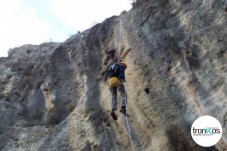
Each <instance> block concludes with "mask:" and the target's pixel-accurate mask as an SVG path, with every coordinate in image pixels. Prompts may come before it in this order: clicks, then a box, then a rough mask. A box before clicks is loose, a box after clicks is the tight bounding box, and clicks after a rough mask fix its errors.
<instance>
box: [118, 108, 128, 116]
mask: <svg viewBox="0 0 227 151" xmlns="http://www.w3.org/2000/svg"><path fill="white" fill-rule="evenodd" d="M120 112H121V113H123V114H124V115H125V116H127V117H129V115H128V114H127V113H126V108H121V109H120Z"/></svg>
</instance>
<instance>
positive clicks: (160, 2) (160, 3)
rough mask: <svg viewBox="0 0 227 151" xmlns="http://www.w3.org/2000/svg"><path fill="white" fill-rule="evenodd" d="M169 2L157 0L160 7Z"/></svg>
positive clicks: (167, 0)
mask: <svg viewBox="0 0 227 151" xmlns="http://www.w3.org/2000/svg"><path fill="white" fill-rule="evenodd" d="M168 3H169V0H158V4H159V6H160V7H161V8H163V7H165V6H166V5H167V4H168Z"/></svg>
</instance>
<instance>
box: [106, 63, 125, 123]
mask: <svg viewBox="0 0 227 151" xmlns="http://www.w3.org/2000/svg"><path fill="white" fill-rule="evenodd" d="M126 68H127V64H126V63H124V62H120V63H117V62H115V63H113V64H110V65H109V66H108V67H107V70H106V74H105V81H106V80H107V79H108V85H109V90H110V92H111V95H112V110H111V116H112V117H113V119H114V120H117V115H116V114H115V112H114V111H115V110H117V89H118V91H119V93H120V95H121V99H122V102H121V103H122V104H121V109H120V112H121V113H123V114H124V115H125V116H127V117H128V116H129V115H128V114H127V112H126V103H127V94H126V91H125V86H124V84H123V82H126V81H125V69H126Z"/></svg>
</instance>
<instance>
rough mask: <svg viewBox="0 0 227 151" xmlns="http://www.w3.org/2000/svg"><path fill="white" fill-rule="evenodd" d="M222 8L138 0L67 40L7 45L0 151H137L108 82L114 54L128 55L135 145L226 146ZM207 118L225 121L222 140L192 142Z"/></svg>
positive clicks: (174, 149)
mask: <svg viewBox="0 0 227 151" xmlns="http://www.w3.org/2000/svg"><path fill="white" fill-rule="evenodd" d="M226 8H227V2H226V1H225V0H200V1H198V0H179V1H176V0H174V1H168V0H161V1H155V0H150V1H149V0H139V1H137V2H136V3H134V7H133V9H132V10H130V11H129V12H123V13H122V14H121V15H120V16H118V17H117V16H114V17H111V18H108V19H106V20H105V21H104V22H103V23H101V24H97V25H95V26H94V27H92V28H90V29H88V30H86V31H84V32H82V33H79V34H76V35H74V36H73V37H71V38H70V39H68V40H66V41H65V42H63V43H44V44H41V45H39V46H34V45H24V46H22V47H20V48H15V49H12V50H10V51H9V57H8V58H0V69H1V73H0V83H1V84H0V90H1V91H0V118H1V124H0V150H1V151H9V150H12V151H20V150H23V151H36V150H38V151H46V150H47V151H55V150H59V151H79V150H82V151H89V150H97V151H101V150H103V151H105V150H108V151H116V150H131V145H130V139H129V135H128V132H127V125H126V119H125V118H124V116H123V115H122V114H121V113H120V112H119V111H117V115H118V121H114V120H112V118H111V117H110V110H111V106H110V104H111V103H110V101H111V95H110V92H109V90H108V86H107V85H106V83H105V82H104V81H103V74H104V71H105V68H106V66H107V65H108V64H109V63H110V62H111V59H112V58H113V57H115V58H120V57H122V56H124V57H125V62H126V63H127V64H128V68H127V71H126V80H127V82H126V89H127V92H128V112H129V114H130V117H129V124H130V129H131V135H132V142H133V148H134V150H147V151H151V150H152V151H215V150H220V151H226V150H227V134H226V121H227V77H226V74H227V66H226V64H227V28H226V27H227V12H226ZM114 49H116V50H117V51H116V52H115V51H114ZM119 99H120V98H119ZM119 104H120V100H119ZM201 115H211V116H214V117H216V118H217V119H218V120H219V121H220V122H221V123H222V126H223V137H222V139H221V140H220V142H219V143H218V144H217V145H216V146H213V147H209V148H202V147H199V146H198V145H197V144H196V143H195V142H194V141H193V140H192V138H191V134H190V128H191V124H192V123H193V121H194V120H195V119H196V118H197V117H199V116H201Z"/></svg>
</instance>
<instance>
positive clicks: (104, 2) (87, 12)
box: [0, 0, 131, 57]
mask: <svg viewBox="0 0 227 151" xmlns="http://www.w3.org/2000/svg"><path fill="white" fill-rule="evenodd" d="M37 4H39V5H37ZM37 6H38V7H37ZM41 6H42V7H41ZM130 8H131V5H130V1H129V0H95V1H94V0H46V1H45V0H39V1H32V0H31V1H30V0H1V1H0V21H1V23H0V36H1V37H0V57H1V56H7V51H8V49H9V48H14V47H18V46H21V45H23V44H40V43H42V42H45V41H49V40H50V39H52V40H53V41H64V40H66V39H67V38H68V37H69V35H71V34H75V33H76V32H77V31H78V30H79V31H82V30H85V29H87V28H90V27H91V26H92V24H93V23H94V22H97V23H99V22H101V21H103V20H104V19H106V18H108V17H111V16H113V15H119V14H120V13H121V12H122V11H123V10H129V9H130Z"/></svg>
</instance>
